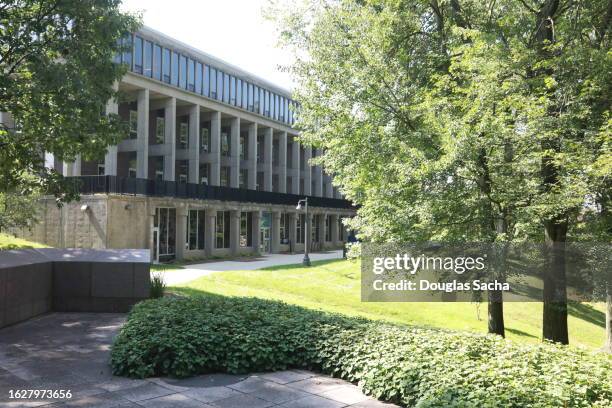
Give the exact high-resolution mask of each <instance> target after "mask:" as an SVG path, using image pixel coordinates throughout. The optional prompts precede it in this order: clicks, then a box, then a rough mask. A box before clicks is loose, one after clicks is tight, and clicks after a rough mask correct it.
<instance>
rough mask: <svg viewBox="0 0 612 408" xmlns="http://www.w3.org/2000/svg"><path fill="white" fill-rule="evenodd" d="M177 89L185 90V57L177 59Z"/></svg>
mask: <svg viewBox="0 0 612 408" xmlns="http://www.w3.org/2000/svg"><path fill="white" fill-rule="evenodd" d="M178 85H179V87H181V88H183V89H187V57H186V56H184V55H181V56H180V57H179V83H178Z"/></svg>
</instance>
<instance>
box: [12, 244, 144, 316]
mask: <svg viewBox="0 0 612 408" xmlns="http://www.w3.org/2000/svg"><path fill="white" fill-rule="evenodd" d="M149 262H150V259H149V251H148V250H121V251H119V250H105V251H99V250H74V249H73V250H59V249H32V250H19V251H0V327H4V326H8V325H10V324H14V323H17V322H20V321H23V320H27V319H29V318H31V317H34V316H37V315H39V314H42V313H47V312H50V311H58V312H127V311H129V309H130V308H131V307H132V306H133V305H134V304H135V303H136V302H138V301H140V300H143V299H146V298H148V297H149V285H150V276H149V265H150V264H149Z"/></svg>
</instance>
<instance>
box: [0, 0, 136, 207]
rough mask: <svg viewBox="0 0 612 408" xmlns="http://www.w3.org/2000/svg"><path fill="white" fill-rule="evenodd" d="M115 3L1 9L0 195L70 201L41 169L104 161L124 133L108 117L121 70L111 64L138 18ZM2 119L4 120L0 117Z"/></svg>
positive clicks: (94, 0)
mask: <svg viewBox="0 0 612 408" xmlns="http://www.w3.org/2000/svg"><path fill="white" fill-rule="evenodd" d="M119 4H120V1H119V0H51V1H41V0H8V1H3V2H2V3H1V4H0V112H10V114H11V115H10V119H5V120H3V121H2V122H3V123H2V126H1V127H0V192H11V193H17V194H28V193H30V192H31V191H33V190H35V189H38V188H40V189H42V190H43V191H44V192H48V193H52V194H55V195H56V196H58V198H59V199H62V200H65V199H70V198H73V197H74V195H73V194H72V193H73V192H71V190H70V189H69V188H68V185H67V183H64V182H63V179H62V177H61V176H60V175H59V174H58V173H57V172H55V171H53V170H51V169H48V168H46V167H45V162H44V157H45V153H46V152H47V153H51V154H53V155H54V156H55V157H56V158H57V159H58V160H62V161H72V160H74V159H75V157H76V156H77V155H78V154H81V155H82V157H83V158H84V159H100V158H103V156H104V153H105V151H106V148H107V146H108V145H110V144H115V143H117V141H118V140H119V138H120V137H121V134H122V133H123V131H124V125H123V124H122V123H121V122H120V121H119V118H118V117H117V116H116V115H106V112H105V106H106V103H107V101H108V100H110V99H112V98H115V97H116V96H117V95H116V91H115V90H114V88H113V84H114V83H115V82H116V81H118V80H119V79H120V78H121V77H122V75H123V74H124V72H125V67H122V66H121V65H119V64H116V63H114V62H113V59H114V56H115V55H116V54H117V53H118V52H120V51H121V45H120V44H121V42H120V40H121V38H123V37H125V36H126V35H127V34H128V33H131V32H132V31H134V30H135V29H137V27H138V25H139V19H138V18H137V17H135V16H132V15H128V14H124V13H122V12H121V11H120V10H119ZM3 118H6V115H5V116H3ZM32 176H34V177H32Z"/></svg>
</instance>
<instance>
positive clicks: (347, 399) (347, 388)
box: [320, 384, 368, 405]
mask: <svg viewBox="0 0 612 408" xmlns="http://www.w3.org/2000/svg"><path fill="white" fill-rule="evenodd" d="M320 395H321V396H322V397H325V398H329V399H332V400H334V401H339V402H343V403H345V404H349V405H350V404H356V403H358V402H362V401H365V400H367V399H368V397H367V396H366V395H364V394H363V392H361V390H360V389H359V387H357V386H355V385H352V384H349V385H342V386H340V387H336V388H334V389H331V390H329V391H326V392H323V393H321V394H320Z"/></svg>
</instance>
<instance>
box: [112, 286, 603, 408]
mask: <svg viewBox="0 0 612 408" xmlns="http://www.w3.org/2000/svg"><path fill="white" fill-rule="evenodd" d="M112 366H113V372H114V373H115V374H117V375H125V376H130V377H148V376H157V375H170V376H176V377H186V376H191V375H196V374H201V373H208V372H229V373H245V372H259V371H273V370H282V369H286V368H288V367H298V368H306V369H312V370H316V371H321V372H324V373H328V374H331V375H333V376H336V377H341V378H344V379H346V380H349V381H352V382H357V383H359V385H360V386H361V387H362V388H363V390H364V392H366V393H368V394H370V395H373V396H375V397H377V398H379V399H382V400H388V401H392V402H396V403H400V404H402V405H405V406H416V407H423V408H424V407H441V406H444V407H453V406H454V407H501V406H503V407H525V406H530V407H591V406H593V407H608V406H611V404H612V359H611V358H610V356H608V355H605V354H592V353H589V352H587V351H583V350H578V349H571V348H568V347H564V346H557V345H552V344H535V345H527V344H515V343H512V342H510V341H506V340H503V339H501V338H498V337H495V336H489V335H478V334H471V333H464V332H451V331H444V330H436V329H429V328H418V327H403V326H395V325H391V324H387V323H381V322H372V321H368V320H364V319H356V318H347V317H344V316H339V315H333V314H326V313H322V312H318V311H313V310H308V309H303V308H300V307H297V306H291V305H287V304H284V303H280V302H273V301H266V300H260V299H252V298H225V297H221V296H213V295H211V296H202V297H193V298H162V299H158V300H149V301H145V302H142V303H140V304H138V305H137V306H136V307H135V308H134V309H133V311H132V312H131V313H130V316H129V319H128V322H127V323H126V325H125V326H124V327H123V329H122V330H121V332H120V334H119V336H118V337H117V339H116V341H115V343H114V345H113V349H112Z"/></svg>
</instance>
